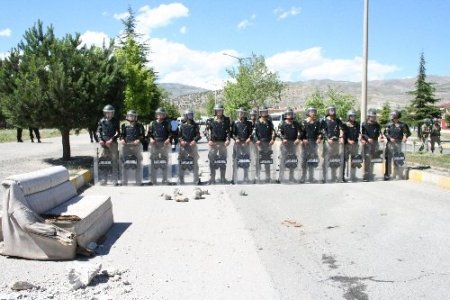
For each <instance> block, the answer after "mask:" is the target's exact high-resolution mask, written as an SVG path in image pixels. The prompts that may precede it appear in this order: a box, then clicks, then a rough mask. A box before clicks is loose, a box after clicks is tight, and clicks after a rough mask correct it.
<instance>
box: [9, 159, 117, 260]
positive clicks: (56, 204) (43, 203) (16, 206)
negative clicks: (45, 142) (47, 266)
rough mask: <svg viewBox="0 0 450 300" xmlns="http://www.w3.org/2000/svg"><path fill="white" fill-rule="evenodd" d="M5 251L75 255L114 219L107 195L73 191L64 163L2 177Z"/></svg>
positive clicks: (27, 254) (34, 256)
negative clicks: (92, 194) (81, 193)
mask: <svg viewBox="0 0 450 300" xmlns="http://www.w3.org/2000/svg"><path fill="white" fill-rule="evenodd" d="M2 185H3V216H2V231H3V238H4V248H3V253H2V254H3V255H8V256H17V257H24V258H29V259H39V260H65V259H73V258H74V257H75V255H76V250H77V247H81V248H86V247H87V245H88V244H89V243H90V242H95V241H97V240H98V239H99V238H100V237H102V236H103V235H104V234H105V233H106V232H107V231H108V229H109V228H110V227H111V225H112V224H113V213H112V203H111V198H110V197H109V196H83V195H77V191H76V189H75V187H74V185H73V184H72V183H71V182H70V181H69V172H68V171H67V169H66V168H64V167H61V166H58V167H51V168H47V169H43V170H39V171H35V172H31V173H26V174H21V175H14V176H11V177H8V178H7V179H5V180H4V181H3V182H2Z"/></svg>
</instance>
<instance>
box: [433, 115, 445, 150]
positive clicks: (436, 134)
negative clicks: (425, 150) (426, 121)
mask: <svg viewBox="0 0 450 300" xmlns="http://www.w3.org/2000/svg"><path fill="white" fill-rule="evenodd" d="M430 140H431V141H430V142H431V153H434V144H438V146H439V152H440V153H441V154H442V150H443V149H442V145H441V124H439V119H437V118H434V119H433V125H432V126H431V131H430Z"/></svg>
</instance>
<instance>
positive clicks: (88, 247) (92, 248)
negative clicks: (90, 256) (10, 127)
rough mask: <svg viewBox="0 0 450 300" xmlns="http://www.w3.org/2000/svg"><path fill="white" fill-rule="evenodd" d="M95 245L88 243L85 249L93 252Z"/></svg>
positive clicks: (94, 243)
mask: <svg viewBox="0 0 450 300" xmlns="http://www.w3.org/2000/svg"><path fill="white" fill-rule="evenodd" d="M97 246H98V245H97V243H96V242H90V243H89V244H88V245H87V249H88V250H91V251H95V249H96V248H97Z"/></svg>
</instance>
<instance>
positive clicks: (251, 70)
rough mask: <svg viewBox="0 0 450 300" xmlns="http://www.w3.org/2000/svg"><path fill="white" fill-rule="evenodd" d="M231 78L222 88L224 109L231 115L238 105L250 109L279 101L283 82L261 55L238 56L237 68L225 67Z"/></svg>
mask: <svg viewBox="0 0 450 300" xmlns="http://www.w3.org/2000/svg"><path fill="white" fill-rule="evenodd" d="M227 73H228V75H229V76H230V77H231V79H232V80H229V81H227V83H226V85H225V88H224V97H225V102H224V106H225V110H226V112H227V113H228V114H231V115H233V114H234V113H235V111H236V109H238V108H239V107H243V108H245V109H250V108H252V107H257V106H262V105H264V104H269V103H270V102H279V101H280V100H281V92H282V90H283V88H284V84H283V83H282V82H281V81H280V79H279V78H278V74H277V73H273V72H271V71H270V70H269V69H268V68H267V66H266V62H265V58H264V56H262V55H259V56H258V55H256V54H252V56H251V57H249V58H245V59H244V58H240V59H239V66H238V68H237V69H236V68H232V69H227Z"/></svg>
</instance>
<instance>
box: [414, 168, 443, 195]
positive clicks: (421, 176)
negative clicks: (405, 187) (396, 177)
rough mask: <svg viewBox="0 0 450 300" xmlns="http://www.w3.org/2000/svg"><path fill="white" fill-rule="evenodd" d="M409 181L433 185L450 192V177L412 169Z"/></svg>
mask: <svg viewBox="0 0 450 300" xmlns="http://www.w3.org/2000/svg"><path fill="white" fill-rule="evenodd" d="M408 179H409V180H411V181H414V182H420V183H427V184H432V185H435V186H438V187H440V188H444V189H449V190H450V176H445V175H440V174H433V173H430V172H426V171H421V170H411V169H410V170H409V172H408Z"/></svg>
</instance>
